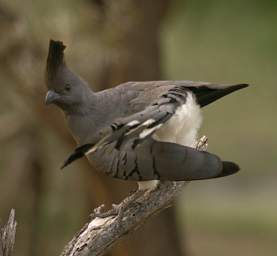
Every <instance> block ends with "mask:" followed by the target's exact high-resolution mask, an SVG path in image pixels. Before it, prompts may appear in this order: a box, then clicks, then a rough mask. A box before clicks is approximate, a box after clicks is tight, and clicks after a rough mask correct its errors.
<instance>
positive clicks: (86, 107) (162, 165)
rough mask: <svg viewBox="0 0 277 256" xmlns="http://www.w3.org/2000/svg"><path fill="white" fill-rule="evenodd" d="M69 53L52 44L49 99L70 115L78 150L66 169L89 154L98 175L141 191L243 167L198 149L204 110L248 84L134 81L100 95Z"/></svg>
mask: <svg viewBox="0 0 277 256" xmlns="http://www.w3.org/2000/svg"><path fill="white" fill-rule="evenodd" d="M65 48H66V46H65V45H64V43H63V42H62V41H55V40H52V39H50V41H49V50H48V56H47V63H46V86H47V94H46V97H45V103H46V104H47V105H49V104H54V105H56V106H57V107H58V108H60V109H61V110H62V112H64V115H65V119H66V122H67V125H68V127H69V130H70V132H71V134H72V136H73V138H74V139H75V140H76V142H77V145H78V147H77V148H76V149H75V150H74V151H73V152H72V153H71V154H70V156H69V157H68V158H67V159H66V161H65V162H64V164H63V166H62V168H64V167H66V166H67V165H69V164H71V163H72V162H74V161H75V160H77V159H79V158H82V157H84V156H86V157H87V158H88V160H89V161H90V162H92V163H93V165H94V166H95V167H96V169H97V170H98V171H101V172H104V173H105V174H106V175H108V176H112V177H113V178H117V179H122V180H132V181H136V182H138V189H139V190H149V189H150V190H151V189H154V188H155V187H156V186H157V184H158V182H159V181H192V180H204V179H212V178H219V177H224V176H228V175H232V174H234V173H236V172H238V171H239V169H240V167H239V165H238V164H236V163H234V162H231V161H224V160H222V159H221V158H220V157H219V156H217V155H215V154H213V153H210V152H206V151H201V150H197V149H196V148H195V146H196V143H197V136H198V130H199V128H200V126H201V124H202V113H201V108H203V107H206V106H207V105H209V104H211V103H213V102H215V101H216V100H218V99H220V98H222V97H224V96H226V95H228V94H230V93H233V92H235V91H237V90H240V89H243V88H246V87H247V86H248V84H245V83H241V84H227V85H224V84H216V83H209V82H201V81H187V80H178V81H134V82H125V83H122V84H120V85H118V86H116V87H113V88H110V89H105V90H102V91H99V92H94V91H93V90H92V89H91V88H90V86H89V84H88V83H87V82H86V81H85V80H83V79H82V78H81V77H79V76H78V75H77V74H75V73H74V72H73V71H71V70H70V69H69V67H68V66H67V64H66V62H65V54H64V51H65Z"/></svg>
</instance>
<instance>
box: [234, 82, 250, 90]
mask: <svg viewBox="0 0 277 256" xmlns="http://www.w3.org/2000/svg"><path fill="white" fill-rule="evenodd" d="M249 86H250V84H244V83H243V84H236V85H234V86H233V87H235V88H237V89H238V90H239V89H243V88H246V87H249Z"/></svg>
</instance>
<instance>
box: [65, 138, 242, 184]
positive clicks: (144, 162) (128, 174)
mask: <svg viewBox="0 0 277 256" xmlns="http://www.w3.org/2000/svg"><path fill="white" fill-rule="evenodd" d="M91 148H93V145H92V144H85V145H83V146H80V147H78V148H76V149H75V151H74V152H73V153H72V154H71V155H70V156H69V157H68V158H67V160H66V161H65V162H64V164H63V166H62V168H64V167H66V166H67V165H69V164H70V163H72V162H74V161H75V160H77V159H79V158H81V157H83V156H85V155H87V154H88V155H94V156H95V157H94V159H93V160H94V161H96V163H95V164H96V165H97V166H98V167H99V169H101V170H103V171H104V172H105V173H106V174H108V175H111V176H113V177H115V178H119V179H127V180H137V181H146V180H155V179H157V180H170V181H191V180H202V179H212V178H219V177H224V176H228V175H232V174H234V173H236V172H238V171H239V166H238V165H237V164H235V163H233V162H228V161H222V160H221V159H220V158H219V157H218V156H216V155H214V154H211V153H209V152H205V151H199V150H196V149H194V148H190V147H186V146H182V145H178V144H175V143H169V142H159V141H155V140H149V141H147V142H146V143H143V144H141V145H140V146H138V147H136V148H135V150H132V149H130V150H126V151H119V150H117V149H115V148H112V150H109V154H102V152H101V150H100V152H98V151H96V152H94V153H92V154H91V153H90V150H91ZM98 153H99V155H98V156H97V154H98ZM114 159H117V160H116V161H115V160H114Z"/></svg>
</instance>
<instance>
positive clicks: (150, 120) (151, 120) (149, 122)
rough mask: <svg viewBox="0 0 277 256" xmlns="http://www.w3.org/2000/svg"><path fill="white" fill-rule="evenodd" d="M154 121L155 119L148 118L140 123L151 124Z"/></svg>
mask: <svg viewBox="0 0 277 256" xmlns="http://www.w3.org/2000/svg"><path fill="white" fill-rule="evenodd" d="M155 121H156V120H155V119H153V118H150V119H148V120H146V121H145V122H144V123H142V125H144V126H147V125H150V124H153V123H154V122H155Z"/></svg>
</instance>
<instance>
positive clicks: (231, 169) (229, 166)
mask: <svg viewBox="0 0 277 256" xmlns="http://www.w3.org/2000/svg"><path fill="white" fill-rule="evenodd" d="M239 170H240V167H239V165H237V164H236V163H234V162H228V161H223V162H222V172H221V174H220V175H219V177H224V176H229V175H232V174H235V173H237V172H238V171H239Z"/></svg>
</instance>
